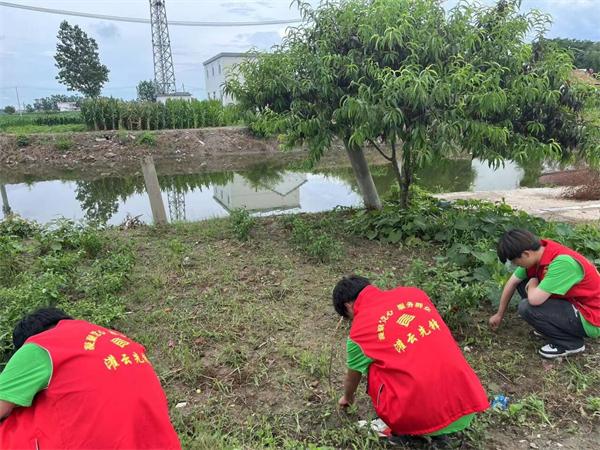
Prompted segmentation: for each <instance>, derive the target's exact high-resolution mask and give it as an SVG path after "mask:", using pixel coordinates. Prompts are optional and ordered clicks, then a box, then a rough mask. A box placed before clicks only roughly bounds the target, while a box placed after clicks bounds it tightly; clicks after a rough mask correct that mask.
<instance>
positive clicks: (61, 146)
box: [54, 137, 73, 152]
mask: <svg viewBox="0 0 600 450" xmlns="http://www.w3.org/2000/svg"><path fill="white" fill-rule="evenodd" d="M54 148H56V150H60V151H63V152H64V151H67V150H71V148H73V140H72V139H71V138H70V137H60V138H58V140H57V141H56V143H55V144H54Z"/></svg>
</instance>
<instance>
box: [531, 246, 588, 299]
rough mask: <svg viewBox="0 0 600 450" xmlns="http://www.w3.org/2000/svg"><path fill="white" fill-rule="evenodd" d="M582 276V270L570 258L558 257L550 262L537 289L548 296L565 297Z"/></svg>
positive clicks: (565, 256) (566, 256)
mask: <svg viewBox="0 0 600 450" xmlns="http://www.w3.org/2000/svg"><path fill="white" fill-rule="evenodd" d="M583 275H584V274H583V268H582V267H581V265H580V264H579V263H578V262H577V261H576V260H575V259H574V258H573V257H572V256H569V255H560V256H557V257H556V258H554V259H553V260H552V262H551V263H550V265H549V266H548V272H547V273H546V276H545V277H544V279H543V280H542V281H541V282H540V284H539V286H538V288H540V289H541V290H542V291H544V292H548V293H550V294H558V295H565V294H566V293H567V292H568V291H569V289H571V288H572V287H573V286H574V285H576V284H577V283H579V282H580V281H581V280H583Z"/></svg>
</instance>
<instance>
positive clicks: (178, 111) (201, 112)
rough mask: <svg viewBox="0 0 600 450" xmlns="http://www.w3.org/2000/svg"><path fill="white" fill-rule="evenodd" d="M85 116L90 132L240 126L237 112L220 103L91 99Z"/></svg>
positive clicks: (83, 112) (84, 106) (86, 103)
mask: <svg viewBox="0 0 600 450" xmlns="http://www.w3.org/2000/svg"><path fill="white" fill-rule="evenodd" d="M81 116H82V117H83V121H84V122H85V124H86V126H87V127H88V129H90V130H117V129H125V130H163V129H178V128H203V127H218V126H225V125H234V124H237V123H239V122H240V116H239V114H238V112H237V110H236V108H235V107H234V106H233V105H231V106H223V105H222V104H221V102H219V101H217V100H202V101H200V100H192V101H185V100H167V102H166V103H165V104H163V103H158V102H157V103H153V102H138V101H123V100H118V99H115V98H99V99H88V100H85V101H84V102H83V103H82V104H81Z"/></svg>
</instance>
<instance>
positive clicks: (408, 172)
mask: <svg viewBox="0 0 600 450" xmlns="http://www.w3.org/2000/svg"><path fill="white" fill-rule="evenodd" d="M411 156H412V155H411V153H410V149H409V148H407V147H406V146H405V147H404V148H403V149H402V183H401V184H400V205H401V206H402V208H407V207H408V200H409V198H408V195H409V192H410V185H411V183H412V177H413V164H412V157H411Z"/></svg>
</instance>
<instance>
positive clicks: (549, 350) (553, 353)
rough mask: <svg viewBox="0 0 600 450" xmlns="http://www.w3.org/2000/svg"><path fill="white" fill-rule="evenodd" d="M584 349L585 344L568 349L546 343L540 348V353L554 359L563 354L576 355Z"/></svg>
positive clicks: (544, 356)
mask: <svg viewBox="0 0 600 450" xmlns="http://www.w3.org/2000/svg"><path fill="white" fill-rule="evenodd" d="M583 351H585V345H582V346H581V347H579V348H574V349H572V350H567V349H566V348H562V347H560V346H555V345H554V344H546V345H544V346H543V347H542V348H540V351H539V354H540V355H541V356H542V357H543V358H547V359H553V358H560V357H562V356H568V355H574V354H576V353H581V352H583Z"/></svg>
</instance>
